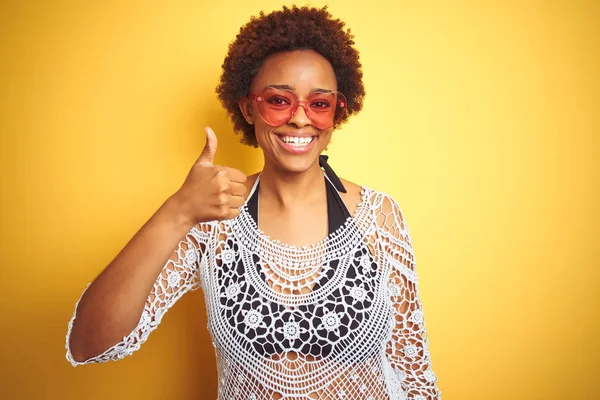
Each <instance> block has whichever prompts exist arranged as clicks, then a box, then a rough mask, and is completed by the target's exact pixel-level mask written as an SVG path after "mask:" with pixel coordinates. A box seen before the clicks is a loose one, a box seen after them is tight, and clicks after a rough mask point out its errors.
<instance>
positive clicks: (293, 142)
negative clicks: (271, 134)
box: [277, 135, 317, 147]
mask: <svg viewBox="0 0 600 400" xmlns="http://www.w3.org/2000/svg"><path fill="white" fill-rule="evenodd" d="M277 138H278V139H279V140H280V141H282V142H283V143H285V144H287V145H288V146H292V147H304V146H307V145H309V144H311V143H312V142H314V141H315V139H316V138H317V137H316V136H301V137H298V136H286V135H277Z"/></svg>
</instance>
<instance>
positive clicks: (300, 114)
mask: <svg viewBox="0 0 600 400" xmlns="http://www.w3.org/2000/svg"><path fill="white" fill-rule="evenodd" d="M300 109H302V110H300ZM288 124H293V125H295V126H296V127H298V128H302V127H304V126H307V125H310V118H308V114H307V113H306V110H305V109H304V105H303V104H298V106H297V107H296V109H295V110H294V111H292V117H291V118H290V120H289V121H288Z"/></svg>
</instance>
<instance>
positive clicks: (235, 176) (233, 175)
mask: <svg viewBox="0 0 600 400" xmlns="http://www.w3.org/2000/svg"><path fill="white" fill-rule="evenodd" d="M224 168H225V170H226V171H227V177H228V178H229V180H230V181H232V182H239V183H244V182H246V181H247V180H248V177H247V176H246V174H244V173H243V172H242V171H240V170H239V169H235V168H231V167H224Z"/></svg>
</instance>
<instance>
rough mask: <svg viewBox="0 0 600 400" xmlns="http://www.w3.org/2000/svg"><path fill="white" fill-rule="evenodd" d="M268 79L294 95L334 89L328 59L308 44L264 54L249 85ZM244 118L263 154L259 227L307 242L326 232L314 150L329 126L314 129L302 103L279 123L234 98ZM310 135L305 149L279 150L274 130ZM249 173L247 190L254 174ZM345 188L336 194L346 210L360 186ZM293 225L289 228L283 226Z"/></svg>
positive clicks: (255, 87) (326, 138) (325, 139)
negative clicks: (311, 141) (309, 144)
mask: <svg viewBox="0 0 600 400" xmlns="http://www.w3.org/2000/svg"><path fill="white" fill-rule="evenodd" d="M269 85H285V86H289V87H290V88H292V89H293V91H294V92H295V93H296V95H297V96H298V97H299V98H300V99H306V98H307V97H308V95H309V94H310V93H311V92H312V91H314V90H317V89H325V90H330V91H333V92H335V91H337V81H336V78H335V73H334V72H333V68H332V67H331V64H330V63H329V61H327V60H326V59H325V58H324V57H322V56H321V55H319V54H318V53H316V52H314V51H310V50H301V51H291V52H282V53H277V54H274V55H272V56H270V57H268V58H267V59H266V60H265V61H264V63H263V65H262V67H261V69H260V70H259V72H258V74H257V75H256V77H255V78H254V80H253V82H252V85H251V87H250V89H251V91H252V92H253V93H260V92H261V91H262V89H263V88H264V87H266V86H269ZM240 109H241V111H242V113H243V114H244V117H245V118H246V120H247V121H248V122H249V123H251V124H254V126H255V132H256V139H257V141H258V144H259V146H260V148H261V149H262V151H263V155H264V165H265V166H264V169H263V172H262V175H261V180H260V194H259V216H260V219H259V227H260V229H261V230H263V231H264V232H265V233H266V234H267V235H268V236H270V237H271V238H272V239H277V240H280V241H281V242H282V243H288V244H295V245H297V246H304V245H309V244H312V243H315V242H318V241H319V240H321V239H323V238H324V237H325V236H326V235H327V230H328V227H327V200H326V190H325V178H324V177H323V173H322V171H321V168H320V167H319V159H318V157H319V155H320V154H321V153H322V152H323V150H324V149H325V148H326V147H327V145H328V144H329V142H330V140H331V136H332V134H333V128H330V129H327V130H323V131H321V130H319V129H316V128H315V127H313V126H312V125H311V121H310V119H309V118H308V117H307V116H306V113H305V112H304V108H303V107H299V108H298V111H297V112H296V113H295V114H294V116H293V117H292V118H291V119H290V120H289V121H288V122H287V123H286V124H284V125H281V126H277V127H272V126H270V125H268V124H267V123H265V121H264V120H263V119H262V118H261V116H260V114H259V113H258V110H257V108H256V104H255V103H254V102H253V101H250V100H249V99H242V100H241V101H240ZM282 134H283V135H289V136H307V135H310V136H316V142H315V143H314V145H313V147H312V149H311V151H310V152H309V153H307V154H302V155H296V154H290V153H288V152H286V151H285V150H283V148H282V147H281V145H280V144H279V139H278V138H277V135H282ZM257 175H258V174H255V175H252V176H250V177H249V179H248V182H247V187H248V191H249V190H250V189H251V188H252V185H253V184H254V181H255V180H256V176H257ZM342 182H343V183H344V186H345V187H346V189H347V193H341V195H342V199H343V200H344V202H345V203H346V206H347V207H348V209H349V210H350V212H351V213H352V212H353V211H354V210H355V209H356V205H357V204H358V203H359V202H360V187H359V186H358V185H356V184H354V183H352V182H349V181H346V180H342ZM289 226H294V228H295V229H288V228H287V227H289Z"/></svg>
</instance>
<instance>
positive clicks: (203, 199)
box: [173, 127, 247, 225]
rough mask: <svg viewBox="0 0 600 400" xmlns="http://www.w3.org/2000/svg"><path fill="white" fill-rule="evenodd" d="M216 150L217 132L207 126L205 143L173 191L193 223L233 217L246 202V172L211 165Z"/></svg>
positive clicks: (183, 210) (188, 218) (186, 215)
mask: <svg viewBox="0 0 600 400" xmlns="http://www.w3.org/2000/svg"><path fill="white" fill-rule="evenodd" d="M216 151H217V136H216V135H215V133H214V132H213V130H212V129H211V128H209V127H207V128H206V145H205V146H204V149H203V150H202V153H201V154H200V157H198V159H197V160H196V162H195V163H194V165H193V166H192V169H191V170H190V172H189V174H188V176H187V178H186V179H185V182H184V183H183V185H182V186H181V188H180V189H179V190H178V191H177V192H176V193H175V194H174V195H173V197H175V198H176V199H177V204H178V205H179V207H180V208H181V211H182V212H183V214H184V215H185V218H186V219H187V220H188V221H189V222H190V223H191V224H192V225H195V224H197V223H200V222H208V221H214V220H218V221H220V220H224V219H232V218H235V217H237V216H238V215H239V213H240V210H239V209H240V207H241V206H242V205H243V204H244V202H245V200H244V194H245V193H246V186H245V185H244V182H246V179H247V177H246V175H245V174H244V173H243V172H242V171H240V170H237V169H234V168H229V167H222V166H217V165H213V160H214V157H215V153H216Z"/></svg>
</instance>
